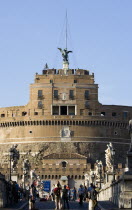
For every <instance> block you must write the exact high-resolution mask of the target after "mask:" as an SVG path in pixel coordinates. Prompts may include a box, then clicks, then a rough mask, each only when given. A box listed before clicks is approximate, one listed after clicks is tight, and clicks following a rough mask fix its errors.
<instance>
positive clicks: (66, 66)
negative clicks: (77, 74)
mask: <svg viewBox="0 0 132 210" xmlns="http://www.w3.org/2000/svg"><path fill="white" fill-rule="evenodd" d="M63 69H64V73H65V74H67V70H68V69H69V63H68V61H64V62H63Z"/></svg>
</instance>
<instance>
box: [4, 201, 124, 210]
mask: <svg viewBox="0 0 132 210" xmlns="http://www.w3.org/2000/svg"><path fill="white" fill-rule="evenodd" d="M27 204H28V202H27V201H21V202H19V203H18V204H16V205H12V206H10V207H8V208H0V210H2V209H3V210H13V209H17V210H22V209H23V210H28V209H29V208H28V205H27ZM69 206H70V209H71V210H82V209H83V210H88V203H87V202H84V203H83V205H80V204H79V203H78V201H75V202H74V201H70V202H69ZM36 209H38V210H43V209H47V210H48V209H50V210H54V209H55V202H54V201H39V200H38V201H36ZM96 210H118V208H117V207H116V206H115V205H114V204H112V203H111V202H109V201H99V202H98V207H97V208H96ZM120 210H121V209H120ZM123 210H125V209H123Z"/></svg>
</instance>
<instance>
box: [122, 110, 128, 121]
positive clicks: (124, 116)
mask: <svg viewBox="0 0 132 210" xmlns="http://www.w3.org/2000/svg"><path fill="white" fill-rule="evenodd" d="M127 118H128V112H127V111H124V112H123V119H124V120H126V119H127Z"/></svg>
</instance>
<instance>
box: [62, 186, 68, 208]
mask: <svg viewBox="0 0 132 210" xmlns="http://www.w3.org/2000/svg"><path fill="white" fill-rule="evenodd" d="M62 201H63V209H65V208H66V205H67V209H69V202H68V189H67V188H66V185H64V189H63V190H62Z"/></svg>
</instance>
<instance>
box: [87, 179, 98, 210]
mask: <svg viewBox="0 0 132 210" xmlns="http://www.w3.org/2000/svg"><path fill="white" fill-rule="evenodd" d="M88 198H89V209H93V210H94V209H95V206H96V205H97V191H96V190H95V186H94V185H93V184H92V183H91V185H90V187H89V188H88Z"/></svg>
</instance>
